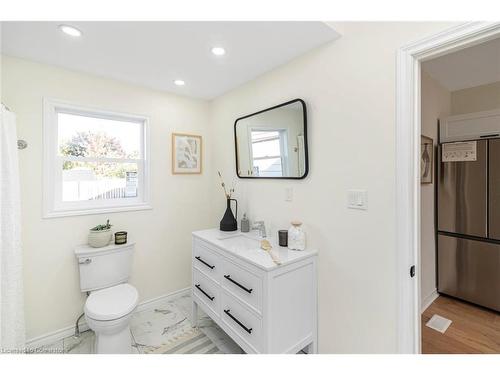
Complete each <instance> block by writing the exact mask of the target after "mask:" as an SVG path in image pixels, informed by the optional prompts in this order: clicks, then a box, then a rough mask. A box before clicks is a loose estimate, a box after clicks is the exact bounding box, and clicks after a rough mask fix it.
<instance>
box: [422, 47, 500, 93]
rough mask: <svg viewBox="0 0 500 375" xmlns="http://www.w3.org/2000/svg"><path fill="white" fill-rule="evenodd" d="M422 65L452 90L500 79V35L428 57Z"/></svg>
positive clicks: (445, 86) (433, 76) (442, 84)
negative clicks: (454, 50) (483, 41)
mask: <svg viewBox="0 0 500 375" xmlns="http://www.w3.org/2000/svg"><path fill="white" fill-rule="evenodd" d="M422 69H423V70H424V71H425V72H427V73H428V74H429V75H430V76H431V77H432V78H434V79H435V80H436V81H438V82H439V83H440V84H441V86H443V87H444V88H446V89H447V90H449V91H456V90H461V89H465V88H469V87H475V86H481V85H485V84H488V83H493V82H498V81H500V38H498V39H494V40H491V41H489V42H486V43H482V44H478V45H477V46H473V47H469V48H466V49H463V50H460V51H457V52H453V53H450V54H448V55H444V56H441V57H438V58H436V59H433V60H429V61H426V62H424V63H423V64H422Z"/></svg>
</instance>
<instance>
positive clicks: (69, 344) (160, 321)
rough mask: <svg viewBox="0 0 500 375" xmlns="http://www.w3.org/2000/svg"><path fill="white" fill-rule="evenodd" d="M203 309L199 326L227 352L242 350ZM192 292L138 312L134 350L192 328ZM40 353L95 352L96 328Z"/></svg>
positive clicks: (133, 327) (138, 351)
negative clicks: (94, 330)
mask: <svg viewBox="0 0 500 375" xmlns="http://www.w3.org/2000/svg"><path fill="white" fill-rule="evenodd" d="M198 311H199V317H198V327H199V328H200V329H201V330H202V331H203V333H205V335H207V336H208V337H209V338H210V340H212V342H213V343H214V344H215V345H216V346H217V347H218V348H219V350H220V351H222V352H223V353H226V354H241V353H243V351H242V350H241V348H240V347H239V346H238V345H237V344H236V343H235V342H234V341H233V340H232V339H231V338H230V337H229V336H228V335H227V334H226V333H225V332H224V331H223V330H222V329H221V328H220V327H219V326H218V325H217V324H216V323H215V322H214V321H213V320H212V319H210V318H209V317H208V316H207V315H206V314H204V313H203V311H201V310H198ZM190 320H191V296H190V295H184V296H181V297H178V298H176V299H174V300H171V301H168V302H164V303H163V304H161V305H157V306H156V308H154V309H150V310H144V311H138V312H135V313H134V316H133V317H132V321H131V323H130V330H131V332H132V353H133V354H144V353H146V352H148V351H150V350H154V349H156V348H158V347H159V346H161V345H162V344H164V343H166V342H168V340H169V339H170V338H172V337H175V336H177V335H179V334H182V332H184V331H186V330H189V329H190V328H191V321H190ZM37 352H38V353H55V354H58V353H59V354H60V353H67V354H90V353H93V352H94V332H92V331H90V330H89V331H85V332H82V333H81V335H80V337H78V338H75V337H73V336H70V337H66V338H64V339H61V340H59V341H57V342H55V343H53V344H51V345H46V346H44V347H42V348H39V349H38V350H37Z"/></svg>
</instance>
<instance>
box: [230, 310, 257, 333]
mask: <svg viewBox="0 0 500 375" xmlns="http://www.w3.org/2000/svg"><path fill="white" fill-rule="evenodd" d="M224 312H225V313H226V314H227V315H229V317H230V318H231V319H233V320H234V321H235V322H236V323H238V325H239V326H240V327H241V328H243V329H244V330H245V331H247V332H248V333H249V334H252V329H253V328H247V327H245V325H244V324H243V323H242V322H240V321H239V320H238V319H236V318H235V317H234V316H233V315H232V314H231V310H229V309H227V310H224Z"/></svg>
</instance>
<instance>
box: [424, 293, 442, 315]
mask: <svg viewBox="0 0 500 375" xmlns="http://www.w3.org/2000/svg"><path fill="white" fill-rule="evenodd" d="M438 297H439V294H438V292H437V289H434V290H433V291H432V292H430V293H429V294H428V295H427V297H424V298H422V306H421V309H420V313H423V312H424V311H425V310H427V308H428V307H429V306H430V305H431V304H432V302H434V301H435V300H436V298H438Z"/></svg>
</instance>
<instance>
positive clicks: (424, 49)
mask: <svg viewBox="0 0 500 375" xmlns="http://www.w3.org/2000/svg"><path fill="white" fill-rule="evenodd" d="M499 36H500V22H470V23H465V24H461V25H459V26H456V27H453V28H451V29H448V30H445V31H443V32H441V33H438V34H436V35H433V36H431V37H428V38H425V39H422V40H419V41H417V42H415V43H411V44H408V45H406V46H403V47H401V48H400V49H399V50H398V54H397V73H396V74H397V78H396V84H397V87H396V95H397V96H396V101H397V103H396V237H397V238H396V241H397V242H396V246H397V254H398V255H397V256H398V260H397V267H398V268H397V278H398V297H399V300H398V321H397V325H398V351H399V352H400V353H420V352H421V333H420V332H421V331H420V181H419V180H420V178H419V176H420V134H421V133H420V132H421V130H420V64H421V62H423V61H425V60H429V59H431V58H435V57H438V56H442V55H444V54H447V53H450V52H453V51H456V50H459V49H463V48H466V47H470V46H472V45H475V44H478V43H482V42H484V41H487V40H489V39H493V38H495V37H499ZM412 265H415V266H416V270H417V271H416V274H415V277H413V278H410V267H411V266H412Z"/></svg>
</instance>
